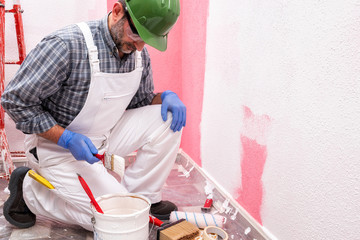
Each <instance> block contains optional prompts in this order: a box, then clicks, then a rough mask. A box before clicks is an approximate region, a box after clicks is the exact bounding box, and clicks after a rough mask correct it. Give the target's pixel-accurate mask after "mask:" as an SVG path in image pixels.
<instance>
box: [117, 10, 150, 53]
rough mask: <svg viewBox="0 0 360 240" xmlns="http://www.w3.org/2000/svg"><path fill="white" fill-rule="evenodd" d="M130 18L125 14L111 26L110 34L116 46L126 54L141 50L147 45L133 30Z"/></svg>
mask: <svg viewBox="0 0 360 240" xmlns="http://www.w3.org/2000/svg"><path fill="white" fill-rule="evenodd" d="M129 20H130V19H127V18H126V17H125V15H124V17H122V18H121V19H120V20H118V21H117V22H116V23H115V24H113V25H112V26H111V28H110V34H111V37H112V38H113V40H114V43H115V45H116V47H117V48H118V50H119V51H121V52H123V53H125V54H130V53H132V52H134V51H135V50H139V51H141V50H142V49H143V48H144V45H145V43H144V42H143V41H142V39H141V38H140V37H139V36H138V35H137V34H134V33H133V32H132V30H131V28H130V25H129V24H130V23H129Z"/></svg>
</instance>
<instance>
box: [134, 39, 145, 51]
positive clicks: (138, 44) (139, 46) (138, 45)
mask: <svg viewBox="0 0 360 240" xmlns="http://www.w3.org/2000/svg"><path fill="white" fill-rule="evenodd" d="M134 45H135V47H136V50H138V51H142V50H143V48H144V46H145V42H144V41H137V42H135V43H134Z"/></svg>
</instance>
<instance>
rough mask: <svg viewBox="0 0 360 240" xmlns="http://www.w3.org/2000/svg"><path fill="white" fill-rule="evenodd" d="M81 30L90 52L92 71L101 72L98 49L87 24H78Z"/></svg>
mask: <svg viewBox="0 0 360 240" xmlns="http://www.w3.org/2000/svg"><path fill="white" fill-rule="evenodd" d="M77 25H78V27H79V28H80V30H81V31H82V33H83V35H84V38H85V42H86V46H87V48H88V52H89V61H90V67H91V71H92V72H93V73H95V72H100V64H99V58H98V55H99V54H98V49H97V47H96V46H95V44H94V40H93V37H92V34H91V31H90V28H89V26H88V25H87V24H86V23H85V22H81V23H78V24H77Z"/></svg>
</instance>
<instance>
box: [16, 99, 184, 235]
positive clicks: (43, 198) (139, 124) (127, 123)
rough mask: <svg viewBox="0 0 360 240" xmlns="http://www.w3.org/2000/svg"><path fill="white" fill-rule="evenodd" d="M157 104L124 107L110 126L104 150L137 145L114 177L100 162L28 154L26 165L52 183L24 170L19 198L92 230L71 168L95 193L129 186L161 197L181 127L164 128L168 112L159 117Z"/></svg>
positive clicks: (47, 213)
mask: <svg viewBox="0 0 360 240" xmlns="http://www.w3.org/2000/svg"><path fill="white" fill-rule="evenodd" d="M160 109H161V106H160V105H151V106H146V107H142V108H137V109H132V110H127V111H126V112H125V113H124V115H123V116H122V118H121V119H120V121H119V122H118V123H117V124H116V125H115V127H114V128H113V129H112V131H111V134H110V137H109V139H108V144H109V148H108V152H109V153H110V154H117V155H119V156H123V157H124V156H126V155H128V154H130V153H132V152H133V151H135V150H137V157H136V161H135V162H134V163H133V164H132V165H130V166H129V167H128V168H127V169H126V171H125V175H124V178H123V181H122V182H121V183H119V182H118V181H117V180H116V179H115V178H114V177H113V176H112V175H111V174H109V173H108V172H107V170H106V169H105V168H104V166H103V165H102V163H101V162H97V163H95V164H92V165H91V164H89V163H87V162H85V161H77V160H75V159H69V161H63V162H59V163H58V164H55V165H51V166H42V164H41V162H40V163H36V162H35V161H34V160H31V159H30V160H29V164H30V167H32V168H33V169H34V170H35V171H36V172H38V173H39V174H40V175H42V176H43V177H45V178H46V179H47V180H48V181H49V182H50V183H52V184H53V185H54V187H55V189H54V190H50V189H48V188H46V187H44V186H43V185H41V184H39V183H38V182H36V181H35V180H33V179H32V178H30V177H28V176H26V178H25V179H24V184H23V192H24V199H25V202H26V204H27V205H28V207H29V209H30V210H31V211H32V212H33V213H34V214H36V215H44V216H47V217H50V218H52V219H55V220H59V221H61V222H65V223H70V224H78V225H80V226H82V227H84V228H85V229H88V230H92V223H91V216H92V213H91V210H90V200H89V198H88V196H87V195H86V193H85V191H84V190H83V188H82V187H81V185H80V183H79V180H78V177H77V174H76V173H79V174H80V175H81V176H82V177H83V178H84V179H85V181H86V182H87V184H88V185H89V187H90V189H91V190H92V192H93V194H94V196H95V198H96V197H99V196H102V195H105V194H110V193H119V192H126V191H129V192H131V193H137V194H141V195H144V196H146V197H148V198H149V199H150V200H151V202H153V203H155V202H158V201H160V200H161V188H162V186H163V184H164V183H165V181H166V179H167V177H168V175H169V173H170V171H171V169H172V167H173V164H174V161H175V159H176V154H177V152H178V149H179V145H180V139H181V132H176V133H174V132H173V131H172V130H171V129H170V124H171V121H172V116H171V113H168V120H167V121H166V122H164V121H163V120H162V118H161V114H160V111H161V110H160Z"/></svg>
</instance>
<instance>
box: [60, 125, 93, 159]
mask: <svg viewBox="0 0 360 240" xmlns="http://www.w3.org/2000/svg"><path fill="white" fill-rule="evenodd" d="M57 144H58V145H59V146H61V147H63V148H66V149H69V150H70V152H71V154H72V155H73V156H74V157H75V159H76V160H85V161H87V162H88V163H90V164H93V163H95V162H97V161H99V159H98V158H96V157H95V156H94V154H97V153H98V150H97V149H96V147H95V146H94V144H93V143H92V142H91V140H90V139H89V138H88V137H86V136H84V135H82V134H79V133H74V132H71V131H69V130H67V129H65V131H64V132H63V134H62V135H61V137H60V138H59V141H58V142H57Z"/></svg>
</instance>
